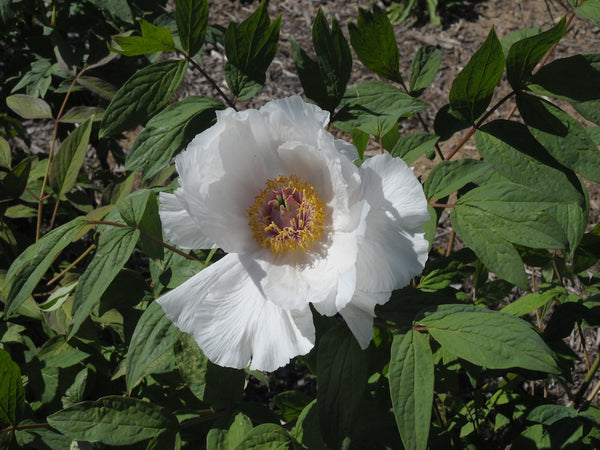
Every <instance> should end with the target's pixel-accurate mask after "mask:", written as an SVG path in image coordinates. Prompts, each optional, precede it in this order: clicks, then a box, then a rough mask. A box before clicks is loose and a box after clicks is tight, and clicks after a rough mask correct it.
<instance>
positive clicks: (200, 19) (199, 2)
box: [175, 0, 208, 56]
mask: <svg viewBox="0 0 600 450" xmlns="http://www.w3.org/2000/svg"><path fill="white" fill-rule="evenodd" d="M175 19H176V20H177V31H178V32H179V40H180V41H181V45H182V46H183V49H184V50H185V51H186V52H188V54H189V55H190V56H194V55H195V54H196V53H198V52H199V51H200V48H202V44H203V43H204V37H205V36H206V29H207V27H208V1H207V0H176V2H175Z"/></svg>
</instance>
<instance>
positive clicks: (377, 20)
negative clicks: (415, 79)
mask: <svg viewBox="0 0 600 450" xmlns="http://www.w3.org/2000/svg"><path fill="white" fill-rule="evenodd" d="M348 31H349V32H350V42H351V44H352V48H353V49H354V51H355V52H356V55H357V56H358V59H360V61H361V62H362V63H363V64H364V65H365V67H367V68H368V69H369V70H372V71H373V72H375V73H376V74H377V75H381V76H382V77H384V78H387V79H388V80H392V81H395V82H397V83H402V76H401V75H400V71H399V65H400V52H399V51H398V45H397V44H396V35H395V34H394V28H393V27H392V24H391V23H390V19H388V17H387V14H386V13H385V10H383V9H381V8H379V7H378V6H377V5H376V4H375V3H373V12H371V11H368V10H366V9H363V8H359V9H358V20H357V23H356V24H354V23H352V22H348Z"/></svg>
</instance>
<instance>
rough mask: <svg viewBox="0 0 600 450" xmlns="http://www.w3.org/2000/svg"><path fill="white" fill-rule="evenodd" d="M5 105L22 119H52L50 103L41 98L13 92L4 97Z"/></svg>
mask: <svg viewBox="0 0 600 450" xmlns="http://www.w3.org/2000/svg"><path fill="white" fill-rule="evenodd" d="M6 106H8V107H9V108H10V109H12V110H13V111H14V112H15V113H16V114H18V115H19V116H21V117H22V118H23V119H52V110H51V109H50V105H49V104H48V103H46V102H45V101H44V100H42V99H41V98H35V97H32V96H30V95H26V94H14V95H9V96H8V97H6Z"/></svg>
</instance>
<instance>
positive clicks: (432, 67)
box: [410, 45, 442, 97]
mask: <svg viewBox="0 0 600 450" xmlns="http://www.w3.org/2000/svg"><path fill="white" fill-rule="evenodd" d="M441 62H442V52H441V51H440V50H439V49H438V48H436V47H434V46H433V45H424V46H422V47H421V48H420V49H419V50H418V51H417V54H416V55H415V57H414V59H413V61H412V64H411V66H410V95H412V96H413V97H419V96H420V95H421V94H422V93H423V91H424V90H425V89H426V88H427V87H429V85H430V84H431V83H432V82H433V80H434V78H435V75H436V74H437V71H438V69H439V68H440V64H441Z"/></svg>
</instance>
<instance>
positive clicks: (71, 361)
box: [36, 335, 90, 369]
mask: <svg viewBox="0 0 600 450" xmlns="http://www.w3.org/2000/svg"><path fill="white" fill-rule="evenodd" d="M89 356H90V355H89V354H87V353H85V352H83V351H81V350H79V349H77V348H75V347H73V346H71V345H70V344H69V343H68V342H67V341H66V339H65V336H60V335H58V336H54V337H52V338H50V339H49V340H47V341H46V343H45V344H44V345H43V346H42V348H41V349H40V350H39V351H38V353H37V354H36V357H37V358H38V359H39V360H40V361H42V362H43V363H44V365H45V367H58V368H59V369H64V368H66V367H71V366H74V365H76V364H79V363H80V362H82V361H84V360H85V359H86V358H88V357H89Z"/></svg>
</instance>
